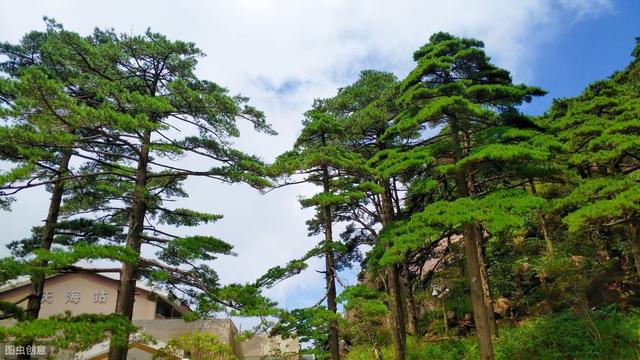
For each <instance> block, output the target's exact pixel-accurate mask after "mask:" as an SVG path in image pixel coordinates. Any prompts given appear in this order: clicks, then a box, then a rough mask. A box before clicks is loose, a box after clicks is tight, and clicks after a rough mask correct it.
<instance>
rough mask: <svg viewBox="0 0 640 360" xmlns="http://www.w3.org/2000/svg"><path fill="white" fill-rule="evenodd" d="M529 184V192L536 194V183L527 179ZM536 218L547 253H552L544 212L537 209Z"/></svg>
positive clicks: (551, 243)
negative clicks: (538, 221) (538, 220)
mask: <svg viewBox="0 0 640 360" xmlns="http://www.w3.org/2000/svg"><path fill="white" fill-rule="evenodd" d="M529 185H530V186H531V193H532V194H533V195H537V194H538V191H537V190H536V184H535V183H534V182H533V180H532V179H529ZM537 213H538V218H539V219H540V230H542V236H543V237H544V242H545V244H546V245H547V254H549V255H553V242H552V241H551V238H550V237H549V229H548V228H547V221H546V220H545V218H544V214H543V213H542V211H537Z"/></svg>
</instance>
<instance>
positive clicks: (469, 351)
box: [345, 308, 640, 360]
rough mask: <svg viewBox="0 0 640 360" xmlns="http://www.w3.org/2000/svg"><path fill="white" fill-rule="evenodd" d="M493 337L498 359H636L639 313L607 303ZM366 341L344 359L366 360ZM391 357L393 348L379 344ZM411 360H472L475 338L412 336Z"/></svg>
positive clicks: (532, 322) (525, 324) (537, 319)
mask: <svg viewBox="0 0 640 360" xmlns="http://www.w3.org/2000/svg"><path fill="white" fill-rule="evenodd" d="M500 336H501V337H500V339H498V340H496V341H494V353H495V358H496V360H511V359H527V360H568V359H580V360H596V359H597V360H627V359H628V360H632V359H640V312H639V311H636V310H634V311H630V312H627V313H621V312H617V311H614V310H613V309H611V308H605V309H601V310H597V311H593V312H591V314H590V319H589V318H587V317H584V318H582V317H578V316H576V315H575V314H574V313H571V312H562V313H558V314H553V315H546V316H539V317H535V318H532V319H530V320H528V321H526V322H523V323H521V324H520V325H519V326H515V327H510V328H502V329H500ZM370 353H371V351H370V350H369V349H367V348H366V347H364V346H361V347H355V348H352V351H351V352H350V353H349V355H348V356H347V357H346V358H345V360H370V359H371V357H370V355H369V354H370ZM383 354H384V359H393V347H392V346H387V347H386V348H385V349H383ZM407 358H408V359H409V360H429V359H434V360H475V359H477V358H478V349H477V345H476V339H475V337H468V338H461V339H453V338H452V339H451V340H445V341H439V342H420V341H417V340H416V339H412V338H410V339H409V340H408V344H407Z"/></svg>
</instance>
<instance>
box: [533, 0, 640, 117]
mask: <svg viewBox="0 0 640 360" xmlns="http://www.w3.org/2000/svg"><path fill="white" fill-rule="evenodd" d="M613 4H614V5H613V8H612V9H611V10H610V11H606V12H604V13H602V14H600V15H599V16H596V17H592V18H590V19H588V20H585V21H576V22H574V23H572V24H570V25H569V26H567V27H565V28H563V29H561V30H560V31H559V32H558V33H557V35H556V37H555V38H554V40H553V41H550V42H548V43H545V44H544V45H543V46H542V47H541V48H540V49H538V50H537V55H536V59H535V63H534V64H532V72H533V74H534V78H533V79H532V81H531V83H532V85H536V86H540V87H542V88H543V89H545V90H547V91H549V94H548V95H547V96H545V97H543V98H540V99H537V100H535V101H534V102H533V103H532V104H530V105H528V106H525V107H523V111H525V112H527V113H530V114H535V115H538V114H541V113H543V112H545V111H546V110H547V109H548V108H549V105H550V104H551V101H552V100H553V99H554V98H561V97H571V96H576V95H578V94H580V93H581V92H582V90H583V89H584V88H585V87H586V86H587V85H588V84H589V83H591V82H593V81H595V80H598V79H603V78H605V77H607V76H610V75H611V74H612V73H613V72H614V71H616V70H622V69H624V67H625V66H626V65H627V64H629V62H630V61H631V60H632V56H631V51H632V50H633V48H634V47H635V44H636V41H635V38H636V37H640V2H639V1H637V0H622V1H615V2H614V3H613Z"/></svg>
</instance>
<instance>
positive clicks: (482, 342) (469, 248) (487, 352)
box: [448, 116, 493, 360]
mask: <svg viewBox="0 0 640 360" xmlns="http://www.w3.org/2000/svg"><path fill="white" fill-rule="evenodd" d="M448 122H449V127H450V130H451V145H452V146H453V149H454V151H453V157H454V160H455V162H456V163H457V162H458V161H459V160H460V159H461V158H462V149H461V143H460V139H459V136H458V131H459V129H458V123H457V121H456V119H455V118H453V117H451V116H450V117H449V119H448ZM465 171H466V169H464V168H459V169H457V170H456V171H455V180H456V187H457V192H458V196H459V197H460V198H465V197H468V196H469V183H468V182H467V174H466V173H465ZM477 228H478V227H477V224H473V223H465V224H462V232H463V237H464V248H465V254H466V258H467V269H468V272H469V274H468V275H469V287H470V290H471V304H472V306H473V319H474V324H475V327H476V332H477V334H478V345H479V349H480V360H493V347H492V344H491V332H490V329H489V316H488V314H487V312H488V311H487V310H488V309H487V307H486V306H485V300H484V291H483V288H482V280H481V276H482V275H481V270H480V261H479V254H478V242H479V240H480V239H479V238H478V231H477ZM491 310H493V309H491Z"/></svg>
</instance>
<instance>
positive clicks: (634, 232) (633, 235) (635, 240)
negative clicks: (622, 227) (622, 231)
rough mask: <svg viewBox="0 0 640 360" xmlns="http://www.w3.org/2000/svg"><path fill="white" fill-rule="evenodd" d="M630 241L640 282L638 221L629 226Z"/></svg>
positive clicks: (639, 226)
mask: <svg viewBox="0 0 640 360" xmlns="http://www.w3.org/2000/svg"><path fill="white" fill-rule="evenodd" d="M628 230H629V241H631V253H632V254H633V262H634V263H635V265H636V274H637V275H638V280H640V224H639V223H638V221H637V220H632V221H630V222H629V225H628Z"/></svg>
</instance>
